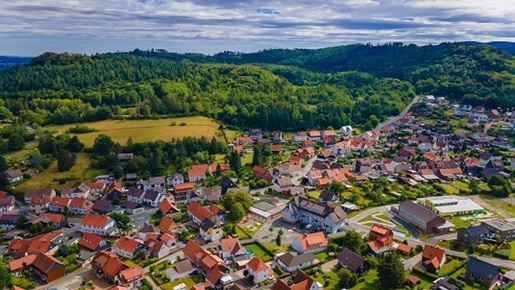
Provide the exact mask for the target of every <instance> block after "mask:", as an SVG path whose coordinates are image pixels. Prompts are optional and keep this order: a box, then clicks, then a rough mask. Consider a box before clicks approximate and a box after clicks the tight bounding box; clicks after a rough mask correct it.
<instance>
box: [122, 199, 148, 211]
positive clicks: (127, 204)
mask: <svg viewBox="0 0 515 290" xmlns="http://www.w3.org/2000/svg"><path fill="white" fill-rule="evenodd" d="M120 207H121V208H122V209H124V210H125V213H126V214H137V213H140V212H143V211H144V210H145V208H144V207H143V206H142V205H141V204H139V203H135V202H132V201H129V200H124V201H123V202H122V204H121V205H120Z"/></svg>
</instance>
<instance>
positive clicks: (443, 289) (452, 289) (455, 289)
mask: <svg viewBox="0 0 515 290" xmlns="http://www.w3.org/2000/svg"><path fill="white" fill-rule="evenodd" d="M429 290H461V287H460V286H458V285H457V284H455V283H454V282H453V280H452V279H451V278H450V277H441V278H438V279H436V280H434V281H433V284H432V285H431V287H430V288H429Z"/></svg>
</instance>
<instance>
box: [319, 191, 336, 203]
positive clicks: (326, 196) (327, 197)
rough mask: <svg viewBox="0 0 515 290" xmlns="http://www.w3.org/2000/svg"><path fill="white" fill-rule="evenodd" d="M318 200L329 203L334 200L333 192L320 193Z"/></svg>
mask: <svg viewBox="0 0 515 290" xmlns="http://www.w3.org/2000/svg"><path fill="white" fill-rule="evenodd" d="M318 198H321V199H323V200H325V201H331V200H333V198H334V192H332V191H329V190H324V191H322V193H320V196H319V197H318Z"/></svg>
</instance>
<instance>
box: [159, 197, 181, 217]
mask: <svg viewBox="0 0 515 290" xmlns="http://www.w3.org/2000/svg"><path fill="white" fill-rule="evenodd" d="M172 209H173V211H174V212H178V211H179V209H178V208H177V207H176V206H175V203H174V202H173V201H171V200H169V199H168V198H163V200H161V203H159V210H161V213H163V214H167V213H169V212H170V211H171V210H172Z"/></svg>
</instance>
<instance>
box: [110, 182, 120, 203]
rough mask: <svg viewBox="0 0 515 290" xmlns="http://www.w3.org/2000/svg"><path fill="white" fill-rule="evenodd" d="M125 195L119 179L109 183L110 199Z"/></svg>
mask: <svg viewBox="0 0 515 290" xmlns="http://www.w3.org/2000/svg"><path fill="white" fill-rule="evenodd" d="M122 195H123V186H122V185H121V184H120V183H118V182H117V181H114V182H113V183H111V184H109V186H108V187H107V198H108V199H110V200H113V199H115V198H120V197H122Z"/></svg>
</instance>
